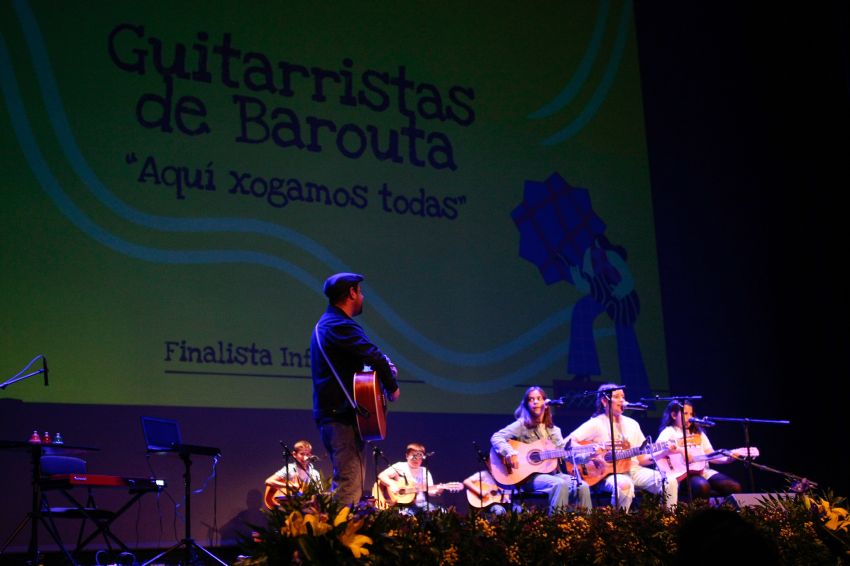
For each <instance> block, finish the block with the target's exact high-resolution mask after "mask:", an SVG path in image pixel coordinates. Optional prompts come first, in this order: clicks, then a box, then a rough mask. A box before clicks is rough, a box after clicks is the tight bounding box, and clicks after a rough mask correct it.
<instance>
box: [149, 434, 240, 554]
mask: <svg viewBox="0 0 850 566" xmlns="http://www.w3.org/2000/svg"><path fill="white" fill-rule="evenodd" d="M175 452H176V453H177V454H179V455H180V459H181V460H183V467H184V469H185V471H184V472H183V486H184V497H185V501H186V514H185V515H184V517H183V524H184V525H185V529H186V535H185V536H184V537H183V540H181V541H180V542H178V543H177V544H175V545H174V546H172V547H171V548H168V549H166V550H164V551H162V552H160V553H159V554H157V555H156V556H154V557H153V558H151V559H150V560H148V561H147V562H145V563H143V564H142V566H149V565H150V564H152V563H154V562H157V561H159V559H160V558H162V557H163V556H166V555H168V554H171V553H172V552H173V551H175V550H178V549H181V548H182V549H183V553H184V554H183V556H184V557H185V562H184V564H187V565H189V564H194V563H195V562H196V561H197V560H198V557H199V554H198V551H200V552H201V553H203V554H206V555H207V556H208V557H209V558H211V559H212V560H215V561H216V562H218V563H219V564H221V565H222V566H227V562H224V561H223V560H221V559H220V558H219V557H218V556H216V555H215V554H213V553H212V552H210V551H209V550H207V549H206V548H204V547H203V546H201V545H200V544H198V543H197V542H196V541H195V539H193V538H192V474H191V468H192V454H201V455H205V456H214V457H215V456H218V455H219V454H221V451H220V450H219V449H218V448H212V447H210V446H195V445H190V444H178V445H175V446H174V449H173V450H171V451H169V452H165V453H175Z"/></svg>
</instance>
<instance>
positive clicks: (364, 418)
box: [354, 370, 387, 442]
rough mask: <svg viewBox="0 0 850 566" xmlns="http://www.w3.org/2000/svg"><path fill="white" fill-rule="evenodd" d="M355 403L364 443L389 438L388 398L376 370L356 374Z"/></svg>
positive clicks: (359, 428)
mask: <svg viewBox="0 0 850 566" xmlns="http://www.w3.org/2000/svg"><path fill="white" fill-rule="evenodd" d="M354 403H355V404H356V405H357V409H356V410H355V413H356V415H357V430H358V431H359V433H360V438H362V439H363V440H364V441H367V442H368V441H372V440H383V439H384V438H386V436H387V397H386V395H384V388H383V386H382V385H381V381H380V379H378V372H376V371H374V370H370V371H360V372H357V373H355V374H354Z"/></svg>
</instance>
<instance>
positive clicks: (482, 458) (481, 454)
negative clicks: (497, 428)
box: [472, 440, 487, 529]
mask: <svg viewBox="0 0 850 566" xmlns="http://www.w3.org/2000/svg"><path fill="white" fill-rule="evenodd" d="M472 447H473V448H474V449H475V453H476V455H477V457H478V461H479V462H480V463H481V465H480V466H478V499H479V501H481V507H479V508H478V509H479V511H476V512H475V513H478V512H480V510H481V509H482V508H483V506H484V466H486V465H487V455H486V454H484V452H482V451H481V449H480V448H478V443H477V442H475V441H474V440H473V441H472ZM472 526H473V528H475V529H477V526H476V524H475V521H473V522H472Z"/></svg>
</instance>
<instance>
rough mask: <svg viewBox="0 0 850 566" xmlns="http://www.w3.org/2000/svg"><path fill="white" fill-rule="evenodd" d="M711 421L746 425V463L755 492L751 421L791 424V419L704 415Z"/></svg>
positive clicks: (751, 487)
mask: <svg viewBox="0 0 850 566" xmlns="http://www.w3.org/2000/svg"><path fill="white" fill-rule="evenodd" d="M703 418H705V419H706V420H709V421H718V422H729V423H741V424H742V425H743V426H744V446H746V448H747V462H746V463H745V464H744V465H745V466H746V467H747V472H748V476H749V479H750V492H752V493H755V481H754V480H753V467H752V461H751V459H750V458H751V456H750V423H757V424H777V425H790V424H791V421H777V420H768V419H748V418H746V417H745V418H735V417H703Z"/></svg>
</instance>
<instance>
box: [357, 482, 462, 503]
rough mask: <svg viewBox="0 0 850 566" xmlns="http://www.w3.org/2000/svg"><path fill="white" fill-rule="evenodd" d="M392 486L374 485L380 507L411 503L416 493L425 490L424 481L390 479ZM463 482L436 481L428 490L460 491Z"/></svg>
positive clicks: (373, 489)
mask: <svg viewBox="0 0 850 566" xmlns="http://www.w3.org/2000/svg"><path fill="white" fill-rule="evenodd" d="M389 483H390V486H386V485H384V484H383V483H382V482H376V483H375V485H373V486H372V497H374V498H375V501H376V502H377V504H378V507H379V508H382V509H385V508H387V507H392V506H393V505H409V504H411V503H413V500H414V499H416V494H417V493H419V492H422V491H425V484H424V483H415V484H406V483H404V481H390V482H389ZM462 489H463V484H462V483H460V482H456V481H455V482H448V483H435V484H429V485H428V491H429V492H430V491H440V490H444V491H452V492H455V491H460V490H462Z"/></svg>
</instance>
